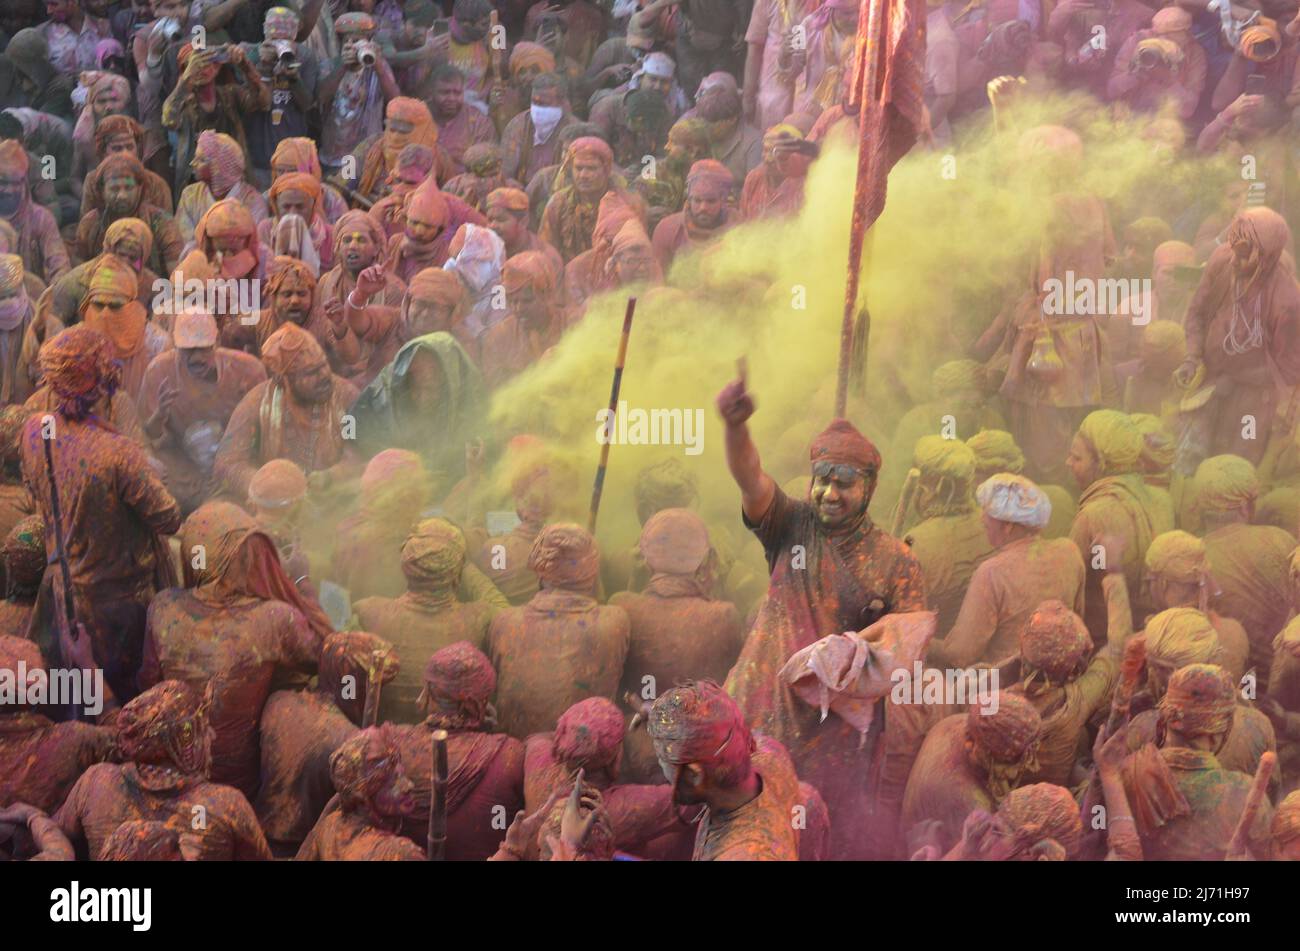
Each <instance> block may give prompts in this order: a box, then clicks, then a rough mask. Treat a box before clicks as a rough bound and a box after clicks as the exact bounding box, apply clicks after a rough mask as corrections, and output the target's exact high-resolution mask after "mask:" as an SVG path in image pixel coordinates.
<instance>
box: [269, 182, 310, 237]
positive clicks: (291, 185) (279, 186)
mask: <svg viewBox="0 0 1300 951" xmlns="http://www.w3.org/2000/svg"><path fill="white" fill-rule="evenodd" d="M287 191H297V192H302V193H303V194H304V195H306V196H307V197H308V198H310V199H311V201H312V209H311V214H310V215H308V216H307V223H308V224H311V219H312V218H314V217H316V216H317V215H319V214H320V211H321V207H320V195H321V183H320V180H319V179H318V178H316V177H315V176H314V175H311V174H309V173H307V172H290V173H289V174H288V175H281V176H280V177H279V178H277V179H276V180H275V181H274V182H272V183H271V188H270V190H269V191H268V192H267V195H268V196H269V197H270V199H271V204H272V205H276V199H277V198H279V197H280V195H282V194H284V193H285V192H287ZM277 207H278V206H277Z"/></svg>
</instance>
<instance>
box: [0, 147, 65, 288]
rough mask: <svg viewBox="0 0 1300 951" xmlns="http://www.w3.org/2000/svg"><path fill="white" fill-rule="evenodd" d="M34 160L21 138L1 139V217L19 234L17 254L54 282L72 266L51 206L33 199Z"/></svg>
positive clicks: (30, 266) (25, 265)
mask: <svg viewBox="0 0 1300 951" xmlns="http://www.w3.org/2000/svg"><path fill="white" fill-rule="evenodd" d="M30 165H31V160H30V159H29V158H28V157H27V150H26V149H24V148H23V144H22V143H21V142H19V141H18V140H17V139H4V140H0V220H3V221H5V222H7V223H8V224H9V225H10V226H12V227H13V229H14V232H15V233H16V234H17V235H18V246H17V247H15V248H13V249H12V250H13V251H14V253H15V254H17V255H18V256H19V257H21V258H22V259H23V267H25V268H26V269H27V270H28V271H30V272H31V273H33V274H35V275H36V276H37V277H39V278H40V279H41V280H43V281H45V283H46V284H53V283H54V282H55V281H56V280H58V278H59V276H60V275H62V274H63V273H64V272H65V271H67V270H68V268H69V267H70V266H71V261H70V260H69V258H68V250H67V248H65V247H64V245H63V239H62V238H61V237H60V236H59V226H58V224H57V223H56V222H55V220H54V216H53V215H52V214H50V212H49V210H48V209H47V208H44V207H42V206H41V205H38V204H36V203H35V202H33V201H32V196H31V191H30V189H29V187H28V184H27V172H28V169H29V167H30Z"/></svg>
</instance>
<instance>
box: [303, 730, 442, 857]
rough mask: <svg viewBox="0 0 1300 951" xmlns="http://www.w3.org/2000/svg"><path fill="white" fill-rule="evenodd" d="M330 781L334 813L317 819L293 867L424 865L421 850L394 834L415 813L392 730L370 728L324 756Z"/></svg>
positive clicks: (410, 787)
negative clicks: (351, 863)
mask: <svg viewBox="0 0 1300 951" xmlns="http://www.w3.org/2000/svg"><path fill="white" fill-rule="evenodd" d="M330 779H332V780H333V782H334V788H335V790H337V792H338V798H339V808H338V809H337V810H335V811H333V812H326V813H325V814H324V815H322V816H321V817H320V819H319V820H318V821H317V822H316V825H315V826H314V827H313V828H312V830H311V832H310V833H308V835H307V839H306V841H304V842H303V844H302V847H301V848H299V849H298V854H297V855H296V856H294V860H295V861H298V862H348V861H357V862H361V861H369V862H374V861H389V862H394V861H407V862H420V861H423V860H424V858H425V852H424V849H422V848H420V847H419V846H417V845H416V844H415V843H414V842H412V841H411V840H410V839H408V838H406V837H405V836H403V835H401V834H400V833H398V832H397V831H395V830H396V829H397V828H398V827H399V825H400V823H401V822H402V820H404V819H406V818H408V817H411V816H415V815H416V814H417V812H418V809H419V804H418V802H417V801H416V798H415V785H414V784H413V783H412V782H411V780H410V777H408V776H407V775H406V766H405V764H404V763H403V759H402V753H401V749H400V748H399V746H398V732H397V728H396V727H394V726H393V725H392V724H391V723H384V724H381V725H380V726H372V727H370V728H369V729H368V730H362V731H361V732H360V733H358V734H357V735H356V736H354V737H352V738H351V739H350V740H348V741H347V742H346V743H344V744H343V745H342V746H340V747H339V748H338V749H336V750H335V751H334V753H333V755H331V756H330ZM426 818H427V817H426Z"/></svg>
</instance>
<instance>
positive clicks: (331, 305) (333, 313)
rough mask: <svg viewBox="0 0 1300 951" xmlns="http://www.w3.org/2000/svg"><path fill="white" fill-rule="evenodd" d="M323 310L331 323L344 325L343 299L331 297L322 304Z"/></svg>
mask: <svg viewBox="0 0 1300 951" xmlns="http://www.w3.org/2000/svg"><path fill="white" fill-rule="evenodd" d="M321 310H323V311H324V312H325V316H326V317H328V318H329V321H330V323H332V324H335V325H342V323H343V301H341V300H339V299H338V298H337V297H334V298H331V299H330V300H327V301H326V302H325V303H324V304H323V305H322V306H321Z"/></svg>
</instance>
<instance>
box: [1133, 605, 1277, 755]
mask: <svg viewBox="0 0 1300 951" xmlns="http://www.w3.org/2000/svg"><path fill="white" fill-rule="evenodd" d="M1142 642H1143V669H1144V671H1145V674H1146V688H1145V691H1143V692H1141V693H1138V694H1136V695H1135V696H1134V699H1133V700H1132V702H1131V704H1130V709H1131V710H1134V711H1137V710H1141V712H1137V713H1136V715H1135V716H1134V717H1133V719H1132V721H1131V723H1130V725H1129V728H1128V737H1129V738H1128V748H1129V749H1130V750H1136V749H1138V748H1139V747H1141V746H1142V744H1143V743H1149V742H1151V741H1152V740H1153V739H1154V738H1155V736H1156V723H1157V719H1156V711H1154V710H1152V709H1150V708H1149V707H1150V705H1151V704H1159V703H1160V700H1161V699H1162V698H1163V697H1164V695H1165V693H1166V691H1167V690H1168V686H1169V682H1170V678H1171V677H1172V676H1173V675H1174V673H1175V672H1177V671H1178V670H1180V669H1182V668H1183V667H1187V666H1188V665H1190V664H1220V665H1221V660H1222V658H1223V648H1222V645H1221V643H1220V641H1219V638H1218V634H1216V633H1215V630H1214V626H1213V625H1212V624H1211V623H1210V618H1209V617H1208V616H1207V615H1206V614H1204V613H1203V612H1201V611H1198V610H1197V609H1196V608H1170V609H1168V610H1166V611H1161V612H1160V613H1159V614H1157V615H1155V616H1154V617H1152V618H1151V619H1150V620H1148V621H1147V624H1146V628H1145V629H1144V630H1143V631H1142ZM1144 707H1145V708H1146V709H1142V708H1144ZM1276 749H1277V739H1276V736H1275V733H1274V730H1273V726H1272V724H1271V723H1270V722H1269V720H1268V718H1267V717H1266V716H1265V715H1264V714H1263V713H1261V712H1260V711H1259V710H1257V709H1256V708H1255V707H1254V706H1251V705H1247V704H1246V703H1245V702H1240V703H1238V704H1237V708H1236V710H1234V711H1233V714H1232V722H1231V723H1230V724H1229V727H1228V733H1227V736H1226V738H1225V739H1224V741H1223V745H1222V747H1221V748H1220V749H1219V750H1218V752H1217V756H1218V759H1219V763H1220V764H1221V765H1222V766H1223V767H1224V769H1235V770H1239V771H1240V772H1243V773H1246V774H1248V775H1254V772H1255V768H1256V767H1257V766H1259V760H1260V757H1261V756H1263V755H1264V753H1266V752H1268V751H1269V750H1274V751H1276Z"/></svg>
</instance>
